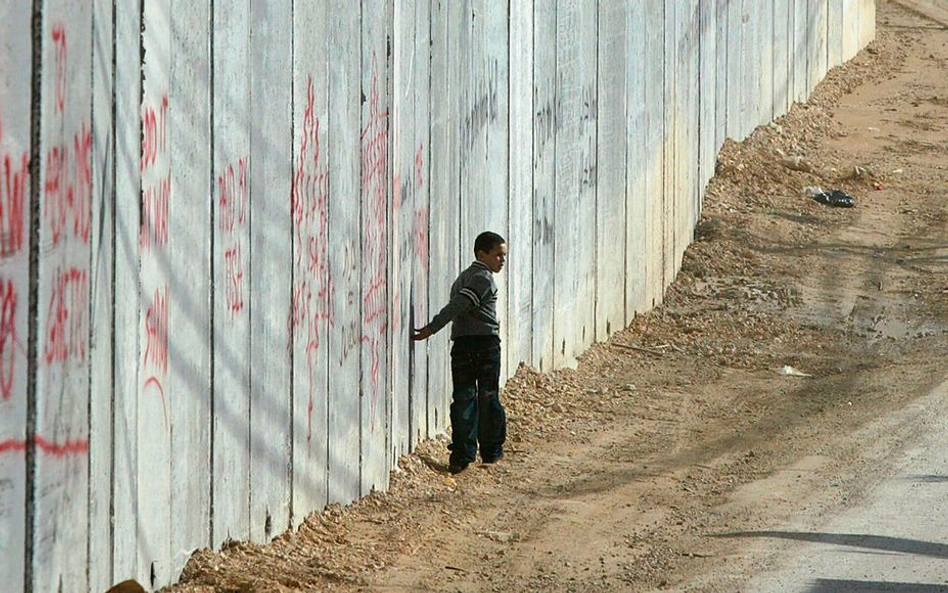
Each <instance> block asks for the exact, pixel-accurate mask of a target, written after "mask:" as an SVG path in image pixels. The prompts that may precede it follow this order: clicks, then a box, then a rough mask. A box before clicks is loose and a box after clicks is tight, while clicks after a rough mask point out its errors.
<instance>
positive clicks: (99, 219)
mask: <svg viewBox="0 0 948 593" xmlns="http://www.w3.org/2000/svg"><path fill="white" fill-rule="evenodd" d="M112 17H113V6H112V3H111V2H109V1H107V0H96V2H94V4H93V15H92V27H93V34H92V76H93V78H92V92H93V98H92V103H93V112H92V154H93V156H92V236H91V239H90V241H91V247H92V261H91V267H90V275H91V282H90V290H91V297H90V298H91V305H90V308H89V333H90V336H89V367H90V375H89V383H90V384H89V392H90V393H92V394H94V395H93V397H92V399H91V401H90V402H89V403H90V406H89V530H88V542H89V557H90V558H102V559H103V560H104V561H102V562H91V563H90V565H89V589H90V590H93V591H100V590H105V589H107V588H108V587H109V585H110V584H111V582H112V562H111V559H112V542H111V536H110V533H111V520H112V517H111V515H112V513H111V509H110V505H111V495H112V461H113V455H112V451H113V446H112V445H113V442H112V411H113V409H112V404H113V402H114V399H115V398H114V396H115V393H114V389H113V383H112V380H113V376H112V362H113V355H114V354H113V351H112V332H113V327H114V326H113V324H112V310H113V299H114V295H115V293H114V290H113V288H112V287H113V283H114V277H113V275H112V271H113V269H114V250H113V237H114V233H113V231H114V214H115V210H114V204H115V175H114V172H115V167H114V163H115V142H114V140H115V129H114V120H113V118H112V105H113V102H112V98H113V96H114V92H115V85H114V84H113V76H114V72H113V54H112V40H113V38H114V35H115V32H114V29H113V20H112ZM0 102H2V101H0ZM23 269H26V267H25V266H24V268H23ZM205 335H206V332H205ZM0 440H2V439H0ZM0 463H2V461H0ZM0 553H2V552H0ZM14 590H15V588H14Z"/></svg>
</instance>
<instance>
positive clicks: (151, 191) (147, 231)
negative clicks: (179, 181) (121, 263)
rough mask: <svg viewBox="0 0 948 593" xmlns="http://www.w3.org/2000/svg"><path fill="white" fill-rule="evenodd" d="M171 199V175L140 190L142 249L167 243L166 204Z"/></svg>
mask: <svg viewBox="0 0 948 593" xmlns="http://www.w3.org/2000/svg"><path fill="white" fill-rule="evenodd" d="M170 201H171V175H170V174H168V175H167V176H165V177H164V178H163V179H161V180H160V181H159V182H157V183H156V184H154V185H151V186H149V187H146V188H144V190H143V191H142V220H141V229H140V232H139V235H140V236H139V243H140V245H141V248H142V250H143V251H148V250H149V249H151V248H152V247H153V246H154V247H155V248H161V247H164V246H165V245H166V244H167V243H168V204H169V203H170Z"/></svg>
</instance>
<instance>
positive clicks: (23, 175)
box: [0, 1, 108, 591]
mask: <svg viewBox="0 0 948 593" xmlns="http://www.w3.org/2000/svg"><path fill="white" fill-rule="evenodd" d="M31 16H32V15H31V14H30V11H29V10H22V9H21V8H19V7H18V6H17V3H16V2H13V1H5V2H0V39H2V41H0V167H2V169H0V208H2V210H0V297H2V307H0V574H4V575H6V578H5V579H4V586H7V587H10V590H12V591H18V590H21V589H23V587H24V584H25V583H24V576H25V571H24V566H25V562H26V549H25V545H24V544H25V542H26V530H27V520H28V518H29V516H30V515H29V509H28V508H27V505H26V496H27V493H26V472H27V464H26V459H27V446H28V438H29V437H30V436H31V435H28V434H27V411H28V408H29V405H28V398H29V397H30V393H29V389H28V384H27V381H28V374H27V365H28V360H27V352H26V350H25V348H23V346H24V345H25V344H26V343H27V336H28V332H29V325H28V316H29V297H30V259H29V250H30V224H29V216H30V187H31V183H30V181H31V180H30V169H29V160H30V146H31V142H30V133H31V132H30V98H31V92H30V91H29V90H27V89H25V88H24V87H23V81H28V80H32V78H33V77H32V63H31V59H32V41H31V37H30V22H31V21H30V19H31ZM107 403H108V402H107Z"/></svg>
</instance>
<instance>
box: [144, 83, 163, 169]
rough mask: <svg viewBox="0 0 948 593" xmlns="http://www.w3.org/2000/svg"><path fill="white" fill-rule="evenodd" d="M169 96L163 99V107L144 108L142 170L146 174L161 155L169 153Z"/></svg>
mask: <svg viewBox="0 0 948 593" xmlns="http://www.w3.org/2000/svg"><path fill="white" fill-rule="evenodd" d="M167 116H168V95H163V96H162V97H161V105H160V106H159V107H157V108H156V107H153V106H151V105H143V106H142V156H141V159H142V162H141V170H142V172H145V171H146V170H147V169H148V168H149V167H153V166H154V165H155V162H156V161H157V160H158V155H159V154H164V153H166V152H167V151H168V117H167Z"/></svg>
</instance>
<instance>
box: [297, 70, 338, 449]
mask: <svg viewBox="0 0 948 593" xmlns="http://www.w3.org/2000/svg"><path fill="white" fill-rule="evenodd" d="M319 125H320V122H319V118H318V117H316V113H315V93H314V91H313V79H312V77H311V76H309V77H307V80H306V106H305V108H304V110H303V125H302V130H301V131H300V139H299V149H298V153H297V159H296V169H295V171H294V172H293V184H292V187H291V190H290V192H291V193H290V208H291V212H292V215H293V253H294V259H293V295H292V296H293V302H292V306H291V308H290V331H291V335H292V336H293V342H294V343H296V344H301V345H303V347H304V349H305V352H306V364H307V392H308V394H309V400H308V404H307V424H306V426H307V428H306V438H307V440H309V439H311V438H312V413H313V406H314V402H315V390H316V383H317V375H318V372H319V371H318V368H317V364H318V352H319V348H320V346H321V345H322V342H321V339H322V336H323V327H324V325H329V326H332V325H333V319H332V312H331V308H330V303H331V295H332V286H331V282H330V276H329V257H328V254H327V252H326V249H327V246H328V243H329V237H328V231H329V228H328V227H329V212H328V209H327V202H328V199H329V169H328V165H327V162H326V156H325V154H324V153H323V152H322V150H321V146H322V145H321V141H320V137H319V132H320V129H319Z"/></svg>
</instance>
